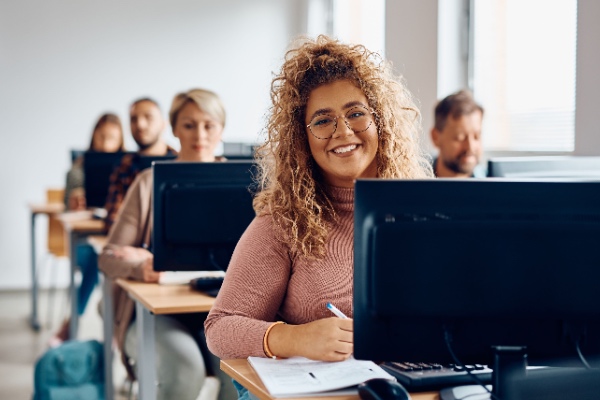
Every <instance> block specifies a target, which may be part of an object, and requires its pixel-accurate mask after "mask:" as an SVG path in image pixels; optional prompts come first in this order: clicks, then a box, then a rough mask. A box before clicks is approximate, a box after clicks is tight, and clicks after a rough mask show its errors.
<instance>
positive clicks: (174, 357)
mask: <svg viewBox="0 0 600 400" xmlns="http://www.w3.org/2000/svg"><path fill="white" fill-rule="evenodd" d="M169 116H170V121H171V126H172V128H173V134H174V135H175V137H177V138H178V139H179V141H180V143H181V151H180V152H179V155H178V157H177V159H176V161H204V162H211V161H220V160H219V159H218V158H216V157H215V155H214V152H215V149H216V147H217V145H218V144H219V142H220V141H221V137H222V132H223V128H224V126H225V109H224V107H223V104H222V103H221V101H220V99H219V97H218V96H217V95H216V94H215V93H213V92H210V91H207V90H203V89H193V90H190V91H188V92H185V93H180V94H178V95H177V96H175V99H174V100H173V104H172V106H171V110H170V113H169ZM151 195H152V169H151V168H149V169H146V170H144V171H142V172H141V173H140V174H139V175H138V176H137V177H136V178H135V180H134V182H133V184H132V185H131V187H130V188H129V190H128V191H127V194H126V196H125V199H124V201H123V205H122V207H121V209H120V210H119V214H118V216H117V219H116V220H115V224H114V225H113V226H112V228H111V230H110V232H109V235H108V243H107V245H106V247H105V248H104V250H103V251H102V253H101V255H100V257H99V265H100V269H101V270H102V271H103V272H104V273H105V274H106V276H107V277H109V278H111V279H117V278H128V279H134V280H138V281H142V282H158V279H159V276H160V273H158V272H155V271H154V269H153V255H152V253H151V252H150V251H149V250H148V248H149V245H150V237H151V231H152V201H151ZM114 288H115V289H114V294H113V299H114V303H115V313H114V315H115V321H114V329H115V338H116V340H117V343H118V345H119V349H120V350H121V354H122V359H123V362H124V365H125V367H126V368H127V371H128V373H129V374H130V377H133V376H134V373H135V371H134V370H133V368H132V367H131V363H130V362H129V360H136V359H137V354H136V353H137V346H136V342H137V333H136V321H135V319H134V318H133V316H134V302H133V300H131V298H129V296H128V295H127V293H126V292H125V291H123V290H122V289H121V288H120V287H119V286H118V285H114ZM202 323H203V318H202V315H198V314H181V315H157V316H156V334H155V338H156V353H157V360H158V363H157V373H156V376H157V379H158V399H182V400H185V399H196V398H197V397H198V394H199V392H200V389H201V388H202V387H203V384H204V382H205V377H206V367H205V362H204V359H203V357H202V354H201V351H200V347H199V345H198V343H197V340H201V339H200V338H199V333H200V331H201V330H202ZM209 381H210V382H212V383H211V385H213V386H212V389H210V390H212V391H213V395H214V396H215V397H216V394H215V393H214V391H215V390H216V391H218V381H215V380H214V379H213V380H209ZM209 381H207V382H209ZM215 383H216V385H215ZM208 398H210V397H208Z"/></svg>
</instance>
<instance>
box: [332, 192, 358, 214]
mask: <svg viewBox="0 0 600 400" xmlns="http://www.w3.org/2000/svg"><path fill="white" fill-rule="evenodd" d="M328 189H329V194H330V196H331V201H332V202H333V206H334V207H335V209H336V210H337V211H354V188H353V187H351V188H343V187H336V186H329V188H328Z"/></svg>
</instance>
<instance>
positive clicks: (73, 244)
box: [69, 231, 79, 339]
mask: <svg viewBox="0 0 600 400" xmlns="http://www.w3.org/2000/svg"><path fill="white" fill-rule="evenodd" d="M78 240H79V235H77V233H75V232H73V231H70V232H69V255H70V258H71V260H70V261H71V282H70V286H69V292H70V293H71V322H70V324H69V338H70V339H77V330H78V325H79V313H78V312H77V286H76V285H75V272H77V243H78Z"/></svg>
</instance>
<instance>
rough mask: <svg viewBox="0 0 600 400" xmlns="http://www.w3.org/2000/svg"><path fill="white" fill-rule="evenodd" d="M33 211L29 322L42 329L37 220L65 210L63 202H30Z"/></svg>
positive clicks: (35, 328) (32, 325)
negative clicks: (39, 297)
mask: <svg viewBox="0 0 600 400" xmlns="http://www.w3.org/2000/svg"><path fill="white" fill-rule="evenodd" d="M28 206H29V212H30V213H31V317H30V319H29V324H30V326H31V328H32V329H33V330H36V331H38V330H39V329H40V322H39V320H38V281H37V279H38V277H37V268H36V259H37V256H36V245H35V221H36V219H37V218H36V217H37V216H38V215H40V214H44V215H48V216H50V215H56V214H60V213H62V212H63V211H64V210H65V205H64V204H63V203H45V204H28Z"/></svg>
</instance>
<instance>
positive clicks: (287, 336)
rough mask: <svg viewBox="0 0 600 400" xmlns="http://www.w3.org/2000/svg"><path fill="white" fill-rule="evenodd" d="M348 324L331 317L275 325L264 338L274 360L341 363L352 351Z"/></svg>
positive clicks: (350, 330) (346, 321) (352, 333)
mask: <svg viewBox="0 0 600 400" xmlns="http://www.w3.org/2000/svg"><path fill="white" fill-rule="evenodd" d="M352 324H353V322H352V320H351V319H343V318H337V317H331V318H325V319H320V320H317V321H313V322H309V323H307V324H302V325H284V324H282V325H276V326H274V327H273V329H271V331H270V332H269V336H268V338H267V339H268V345H269V350H271V352H272V353H273V354H274V355H276V356H278V357H285V358H287V357H294V356H302V357H306V358H310V359H311V360H319V361H343V360H345V359H347V358H348V357H350V355H351V354H352V351H353V349H354V332H353V325H352Z"/></svg>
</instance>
